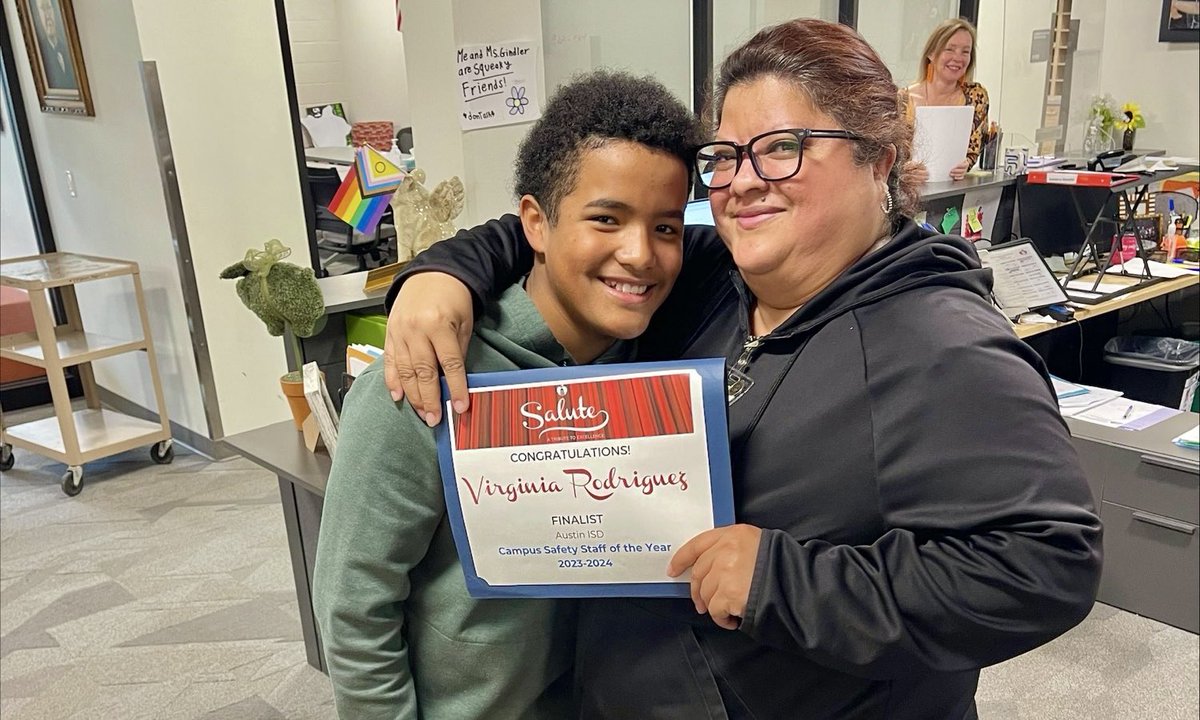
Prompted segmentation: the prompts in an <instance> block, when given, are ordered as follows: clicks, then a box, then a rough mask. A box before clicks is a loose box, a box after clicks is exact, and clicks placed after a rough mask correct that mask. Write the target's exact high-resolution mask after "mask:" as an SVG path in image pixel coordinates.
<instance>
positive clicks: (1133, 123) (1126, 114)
mask: <svg viewBox="0 0 1200 720" xmlns="http://www.w3.org/2000/svg"><path fill="white" fill-rule="evenodd" d="M1116 127H1117V128H1118V129H1120V130H1122V131H1123V133H1122V135H1121V149H1122V150H1124V151H1125V152H1129V151H1130V150H1133V140H1134V136H1135V135H1136V134H1137V129H1138V128H1144V127H1146V119H1145V118H1144V117H1142V109H1141V108H1140V107H1139V106H1138V104H1137V103H1132V102H1127V103H1125V104H1124V105H1122V106H1121V115H1120V117H1118V118H1117V119H1116Z"/></svg>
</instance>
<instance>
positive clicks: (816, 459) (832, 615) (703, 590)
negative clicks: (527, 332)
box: [389, 19, 1100, 720]
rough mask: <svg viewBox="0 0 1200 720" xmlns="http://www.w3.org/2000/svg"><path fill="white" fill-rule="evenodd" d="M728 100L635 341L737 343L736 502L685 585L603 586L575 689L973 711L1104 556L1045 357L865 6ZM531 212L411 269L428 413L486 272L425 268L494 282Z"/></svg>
mask: <svg viewBox="0 0 1200 720" xmlns="http://www.w3.org/2000/svg"><path fill="white" fill-rule="evenodd" d="M715 103H716V106H715V107H716V118H717V121H718V127H717V130H716V133H715V137H714V140H713V142H711V143H708V144H707V145H704V146H702V147H700V148H698V149H697V152H696V171H697V174H698V177H699V180H700V182H701V183H703V184H704V185H706V186H707V187H708V190H709V196H710V199H711V203H712V210H713V216H714V218H715V222H716V231H715V232H713V229H712V228H707V227H690V228H688V231H687V233H686V237H685V253H686V254H685V261H684V263H685V267H684V272H683V274H681V275H680V277H679V280H678V281H677V283H676V286H675V291H674V293H673V295H672V296H671V298H669V299H668V301H667V304H666V305H664V306H663V309H662V310H660V312H659V314H658V316H657V317H656V319H655V321H654V322H653V323H652V324H651V326H650V329H649V330H648V331H647V333H646V334H645V335H644V336H643V339H642V340H641V341H640V343H641V344H640V346H639V352H640V354H641V355H642V356H643V357H646V358H662V357H680V356H683V357H711V356H723V357H725V358H726V359H727V362H728V364H729V367H730V382H729V393H728V394H729V403H730V405H729V430H730V445H731V452H732V458H733V466H734V493H735V510H736V514H737V518H738V523H739V524H737V525H733V526H730V527H723V528H718V529H715V530H711V531H708V532H705V533H702V534H701V535H698V536H697V537H696V538H695V539H693V540H692V541H690V542H688V543H687V544H685V545H684V546H683V547H682V548H680V549H679V551H678V552H677V553H676V555H675V556H674V557H673V558H672V560H671V563H670V567H669V572H671V573H672V574H673V575H677V574H679V573H682V572H684V571H685V570H687V569H689V568H690V569H691V573H692V574H691V588H692V597H691V599H690V600H669V599H655V600H638V599H621V598H608V599H593V600H588V601H584V602H583V603H582V605H581V620H580V627H579V633H578V638H577V654H576V679H577V683H578V691H579V695H580V701H581V716H582V717H584V718H759V719H767V718H781V719H782V718H789V719H790V718H806V719H812V718H838V719H844V718H893V719H894V718H914V719H915V718H922V719H924V718H953V719H954V720H959V719H960V718H974V717H976V712H975V704H974V694H975V687H976V683H977V681H978V677H979V670H980V668H982V667H984V666H986V665H989V664H992V663H996V662H1000V661H1003V660H1006V659H1008V658H1011V657H1013V656H1015V655H1017V654H1020V653H1023V652H1025V651H1027V650H1029V649H1031V648H1034V647H1037V646H1038V645H1041V644H1042V643H1045V642H1047V641H1049V640H1051V639H1052V638H1054V637H1056V636H1057V635H1059V634H1060V633H1062V632H1064V631H1065V630H1067V629H1068V628H1070V627H1072V626H1073V625H1075V624H1076V623H1078V622H1079V621H1080V620H1081V619H1083V617H1084V616H1085V615H1086V614H1087V612H1088V610H1089V609H1090V608H1091V606H1092V602H1093V599H1094V595H1095V590H1096V585H1097V581H1098V579H1099V570H1100V523H1099V520H1098V519H1097V517H1096V515H1095V513H1094V511H1093V508H1092V499H1091V497H1090V494H1089V491H1088V487H1087V484H1086V482H1085V480H1084V476H1083V473H1082V471H1081V469H1080V467H1079V464H1078V460H1077V458H1076V456H1075V451H1074V449H1073V448H1072V445H1071V441H1070V437H1069V435H1068V432H1067V428H1066V427H1065V425H1064V423H1063V421H1062V419H1061V417H1060V416H1059V413H1058V408H1057V405H1056V402H1055V397H1054V394H1053V392H1052V391H1051V389H1050V385H1049V382H1048V377H1047V375H1046V371H1045V368H1044V366H1043V364H1042V363H1041V361H1040V360H1039V358H1038V357H1037V355H1036V354H1035V353H1034V352H1033V351H1032V350H1031V349H1030V348H1029V347H1028V346H1026V345H1024V344H1023V343H1022V342H1021V341H1020V340H1018V339H1017V337H1016V336H1015V335H1014V334H1013V331H1012V328H1011V327H1010V325H1009V324H1008V322H1007V320H1006V319H1005V318H1004V317H1003V316H1002V315H1001V314H1000V313H999V312H996V311H995V309H993V308H992V307H991V305H990V302H989V291H990V287H991V275H990V273H989V272H988V271H986V270H983V269H981V268H980V266H979V263H978V261H977V259H976V257H975V254H974V252H973V249H972V247H971V245H970V244H969V243H967V242H966V241H965V240H963V239H962V238H959V237H952V236H944V235H935V234H933V233H931V232H928V231H925V230H922V229H921V228H919V227H918V226H917V225H916V224H914V223H913V221H912V220H911V218H910V214H911V213H912V212H913V210H914V208H915V204H916V192H915V187H914V183H913V180H912V178H911V176H909V175H906V174H905V173H903V172H902V168H904V167H905V164H906V162H907V161H908V158H909V152H910V150H911V144H912V129H911V126H910V125H909V123H908V122H907V120H906V119H905V117H904V112H903V109H902V108H901V107H900V106H899V103H898V102H897V96H896V87H895V85H894V84H893V83H892V80H891V76H890V74H889V73H888V71H887V69H886V67H885V66H884V65H883V63H882V62H881V61H880V59H879V57H878V56H877V55H876V53H875V52H874V51H873V50H872V49H871V47H870V46H869V45H867V43H866V42H865V41H864V40H863V39H862V38H861V37H860V36H859V35H858V34H857V33H855V32H854V31H853V30H851V29H849V28H847V27H845V26H842V25H836V24H830V23H825V22H821V21H817V20H808V19H805V20H795V21H792V22H788V23H784V24H782V25H779V26H776V27H772V28H768V29H765V30H763V31H761V32H760V33H758V34H757V35H756V36H754V38H752V39H751V40H750V41H749V42H747V43H746V44H745V45H744V46H742V47H741V48H738V49H737V50H735V51H734V52H733V53H732V54H731V55H730V56H729V57H728V58H727V59H726V60H725V61H724V63H723V64H722V66H721V70H720V74H719V77H718V78H717V81H716V92H715ZM597 221H598V222H604V223H612V224H616V225H619V224H621V223H622V219H621V217H620V212H619V211H614V212H611V213H606V214H605V217H604V218H603V219H602V220H597ZM520 232H521V229H520V224H519V222H518V220H517V219H516V218H514V217H512V216H509V217H505V218H502V219H500V220H497V221H492V222H490V223H488V224H487V225H484V226H481V227H478V228H475V229H473V230H470V231H464V232H463V233H460V235H459V237H458V238H456V239H451V240H448V241H445V242H444V243H440V244H438V245H435V246H434V247H433V248H432V249H431V250H429V251H427V252H426V253H425V254H424V255H422V256H421V257H419V258H417V260H416V261H415V265H417V266H418V267H417V268H414V269H413V270H410V271H408V272H406V273H405V274H404V275H403V276H402V277H400V278H399V279H398V280H397V283H398V285H397V286H396V287H394V288H393V296H394V295H395V293H396V292H397V290H398V291H399V296H400V297H399V300H398V302H396V303H395V307H394V308H393V310H392V317H391V318H390V319H389V333H390V334H389V350H390V351H391V352H392V353H393V355H394V356H395V362H394V363H393V365H392V367H391V368H390V373H391V374H392V376H393V378H394V379H395V378H396V377H397V376H400V377H402V378H406V380H405V382H404V383H403V385H404V392H406V393H407V395H408V397H409V400H410V402H412V403H413V404H414V405H416V406H420V407H423V408H424V410H425V413H426V419H427V420H428V421H431V422H432V421H436V420H437V419H438V416H439V414H440V411H439V409H438V395H437V390H436V388H435V383H436V371H434V370H433V368H435V367H436V362H437V361H436V360H435V354H436V355H440V358H441V362H442V364H443V366H446V367H450V368H452V369H453V368H460V367H461V354H460V351H459V350H458V343H457V341H456V336H455V330H454V328H460V329H461V328H462V327H469V325H470V316H471V309H470V308H471V297H470V293H468V292H467V291H466V290H465V289H463V288H462V286H461V285H460V284H459V283H458V282H455V281H451V280H449V279H448V278H447V277H446V276H445V275H443V274H441V273H437V272H434V273H428V272H420V274H417V273H418V272H419V271H422V270H443V271H449V272H451V273H453V274H454V275H456V276H458V277H461V278H462V279H463V280H464V281H465V282H466V284H467V285H468V286H470V287H471V288H472V289H473V291H474V292H475V294H477V295H479V296H481V297H483V296H488V295H490V294H493V293H494V292H495V291H496V290H497V289H499V288H502V287H505V286H506V285H508V284H511V282H512V280H513V278H514V276H519V275H520V273H522V272H523V271H524V268H527V267H528V265H529V262H530V250H529V249H528V247H527V246H526V244H525V242H524V240H523V238H522V237H521V235H520ZM399 283H403V285H402V286H400V285H399ZM422 318H426V319H427V318H435V319H436V318H442V320H440V321H439V320H435V321H433V322H427V321H425V320H422ZM435 348H437V353H435V350H434V349H435ZM448 380H449V382H450V384H451V386H452V387H453V388H454V391H453V395H454V398H455V402H456V403H457V404H458V409H459V411H461V410H462V408H463V407H464V405H463V402H464V401H465V399H466V393H465V392H464V391H463V387H464V380H463V377H462V375H461V373H457V372H451V373H448ZM392 387H393V388H394V389H395V390H399V387H400V383H397V382H393V384H392Z"/></svg>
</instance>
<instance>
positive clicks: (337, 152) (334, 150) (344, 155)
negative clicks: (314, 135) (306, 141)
mask: <svg viewBox="0 0 1200 720" xmlns="http://www.w3.org/2000/svg"><path fill="white" fill-rule="evenodd" d="M304 159H305V160H308V161H309V162H323V163H329V164H330V165H353V164H354V148H352V147H350V146H349V145H342V146H340V147H310V148H304Z"/></svg>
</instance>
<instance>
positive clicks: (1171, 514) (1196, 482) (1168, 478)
mask: <svg viewBox="0 0 1200 720" xmlns="http://www.w3.org/2000/svg"><path fill="white" fill-rule="evenodd" d="M1197 422H1200V415H1196V414H1195V413H1180V414H1179V415H1176V416H1174V417H1171V418H1168V419H1166V420H1164V421H1162V422H1160V423H1158V424H1156V425H1151V426H1150V427H1148V428H1144V429H1142V430H1133V431H1131V430H1120V429H1117V428H1109V427H1103V426H1100V425H1094V424H1092V423H1087V422H1083V421H1082V420H1076V419H1074V418H1067V427H1069V428H1070V430H1071V436H1072V438H1073V442H1074V444H1075V448H1076V450H1078V451H1079V459H1080V462H1081V464H1082V465H1083V469H1084V473H1085V474H1086V475H1087V479H1088V485H1089V486H1090V487H1091V490H1092V495H1093V497H1094V499H1095V501H1096V509H1097V510H1098V511H1099V513H1100V519H1101V521H1102V522H1103V523H1104V572H1103V575H1102V576H1101V578H1100V591H1099V595H1098V596H1097V599H1098V600H1100V602H1103V603H1107V604H1109V605H1115V606H1117V607H1119V608H1124V609H1125V610H1129V611H1130V612H1135V613H1137V614H1139V615H1145V616H1146V617H1150V618H1154V619H1155V620H1158V621H1160V622H1165V623H1169V624H1171V625H1174V626H1176V627H1180V628H1183V629H1184V630H1188V631H1189V632H1197V631H1200V577H1198V576H1200V536H1198V535H1197V532H1196V531H1197V529H1200V453H1197V452H1196V451H1195V450H1186V449H1184V448H1181V447H1179V446H1177V445H1175V444H1174V443H1172V442H1171V440H1172V439H1173V438H1175V437H1178V436H1179V435H1181V434H1183V433H1184V432H1185V431H1186V430H1189V429H1191V428H1193V427H1195V426H1196V423H1197Z"/></svg>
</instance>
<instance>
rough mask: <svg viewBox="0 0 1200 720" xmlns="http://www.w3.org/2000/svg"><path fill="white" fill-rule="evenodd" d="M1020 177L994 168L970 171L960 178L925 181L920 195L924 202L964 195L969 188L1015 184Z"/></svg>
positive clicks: (1000, 186)
mask: <svg viewBox="0 0 1200 720" xmlns="http://www.w3.org/2000/svg"><path fill="white" fill-rule="evenodd" d="M1022 177H1024V176H1022V175H1005V174H1004V171H1003V170H994V171H991V172H987V173H981V172H976V171H972V172H970V173H967V176H966V177H964V178H963V179H962V180H941V181H939V182H927V183H925V184H924V185H922V186H921V190H920V196H921V200H922V201H924V202H928V201H930V200H940V199H941V198H947V197H954V196H955V195H964V194H966V193H967V192H970V191H971V190H983V189H985V188H1002V187H1006V186H1009V185H1015V184H1016V182H1017V181H1018V180H1020V179H1021V178H1022Z"/></svg>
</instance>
